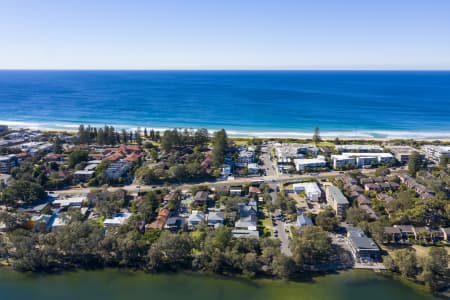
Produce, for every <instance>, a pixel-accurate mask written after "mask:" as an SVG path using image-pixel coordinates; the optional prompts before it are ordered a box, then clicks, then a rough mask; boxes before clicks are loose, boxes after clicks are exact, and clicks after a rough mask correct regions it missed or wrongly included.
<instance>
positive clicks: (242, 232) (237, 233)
mask: <svg viewBox="0 0 450 300" xmlns="http://www.w3.org/2000/svg"><path fill="white" fill-rule="evenodd" d="M231 233H232V235H233V237H236V238H241V237H255V238H259V232H258V231H257V230H246V229H233V230H232V231H231Z"/></svg>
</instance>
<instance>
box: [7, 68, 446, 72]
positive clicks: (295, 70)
mask: <svg viewBox="0 0 450 300" xmlns="http://www.w3.org/2000/svg"><path fill="white" fill-rule="evenodd" d="M1 71H143V72H145V71H200V72H201V71H219V72H220V71H242V72H246V71H265V72H267V71H273V72H300V71H308V72H309V71H325V72H331V71H337V72H342V71H348V72H365V71H369V72H376V71H380V72H383V71H389V72H450V68H448V69H402V68H399V69H389V68H386V69H378V68H367V69H356V68H355V69H351V68H341V69H337V68H329V69H326V68H324V69H320V68H309V69H282V68H280V69H270V68H267V69H263V68H248V69H247V68H243V69H239V68H236V69H227V68H211V69H208V68H204V69H195V68H192V69H188V68H173V69H172V68H154V69H153V68H148V69H138V68H129V69H128V68H124V69H120V68H117V69H115V68H111V69H108V68H98V69H96V68H79V69H78V68H42V69H40V68H30V69H27V68H14V69H9V68H6V69H2V68H0V72H1Z"/></svg>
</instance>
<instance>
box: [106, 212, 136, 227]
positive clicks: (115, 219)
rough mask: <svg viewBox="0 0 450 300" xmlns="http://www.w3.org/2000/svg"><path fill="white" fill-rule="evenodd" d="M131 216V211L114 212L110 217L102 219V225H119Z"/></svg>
mask: <svg viewBox="0 0 450 300" xmlns="http://www.w3.org/2000/svg"><path fill="white" fill-rule="evenodd" d="M130 217H131V213H123V212H120V213H115V214H113V215H112V217H111V218H110V219H105V221H103V225H105V226H106V227H112V226H120V225H123V224H125V222H126V221H127V220H128V219H129V218H130Z"/></svg>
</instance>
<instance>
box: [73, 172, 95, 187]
mask: <svg viewBox="0 0 450 300" xmlns="http://www.w3.org/2000/svg"><path fill="white" fill-rule="evenodd" d="M94 174H95V171H86V170H79V171H75V172H74V173H73V183H74V184H77V183H80V182H88V181H89V179H91V178H92V177H94Z"/></svg>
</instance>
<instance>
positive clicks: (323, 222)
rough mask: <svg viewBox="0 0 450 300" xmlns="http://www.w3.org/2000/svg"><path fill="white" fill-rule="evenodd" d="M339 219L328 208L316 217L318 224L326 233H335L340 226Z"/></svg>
mask: <svg viewBox="0 0 450 300" xmlns="http://www.w3.org/2000/svg"><path fill="white" fill-rule="evenodd" d="M338 223H339V222H338V219H337V218H336V215H335V214H334V211H333V209H332V208H331V207H329V206H327V207H326V208H325V209H324V210H323V211H321V212H320V213H319V214H318V215H317V217H316V224H317V225H318V226H320V227H322V229H323V230H326V231H334V230H336V228H337V226H338Z"/></svg>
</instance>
